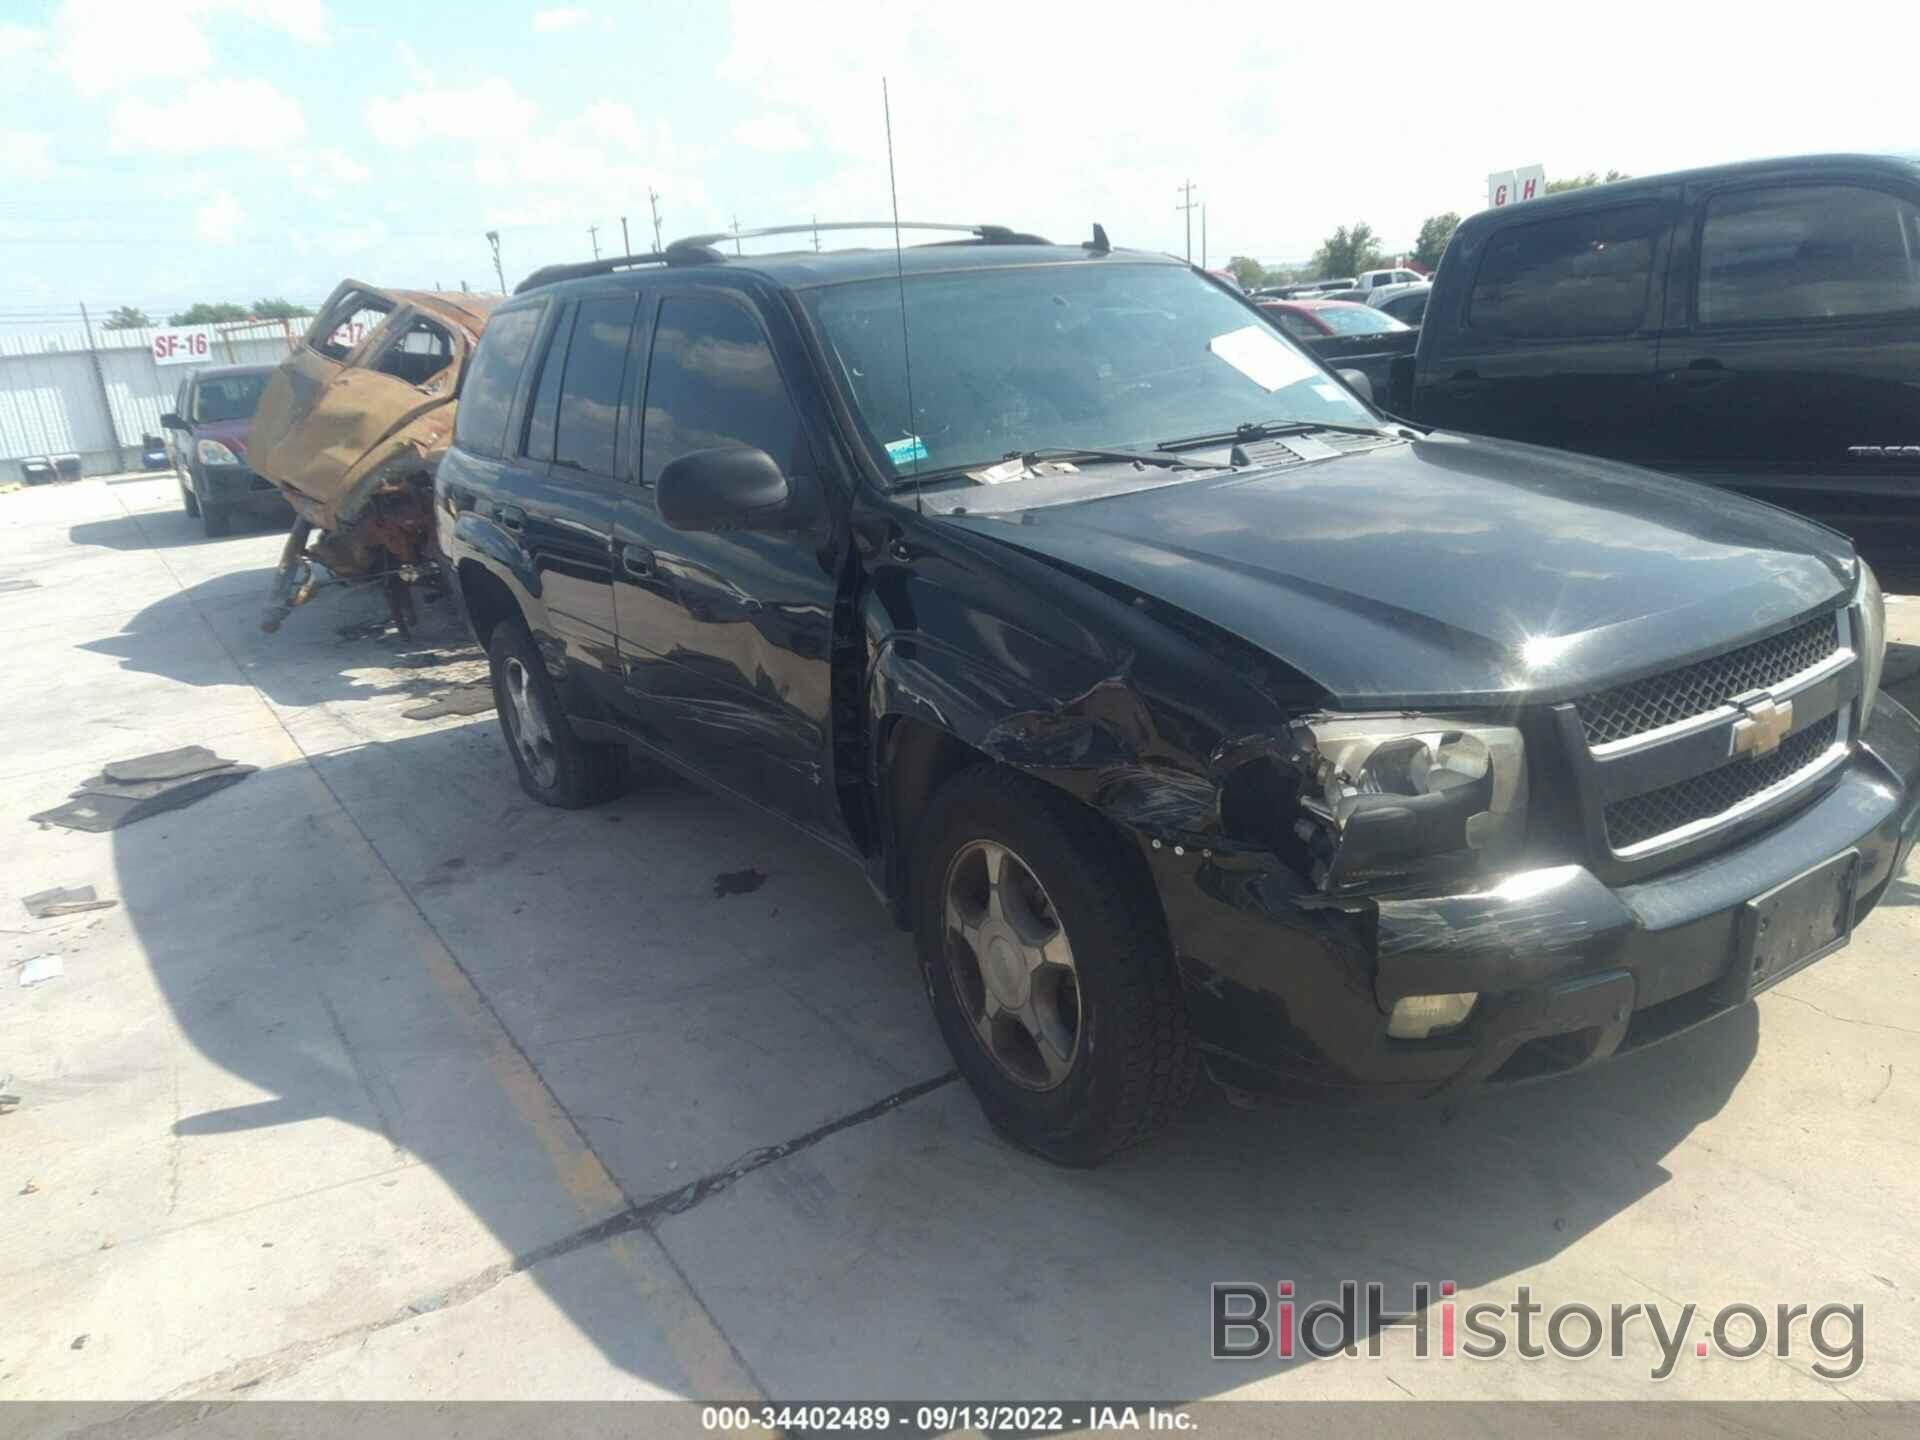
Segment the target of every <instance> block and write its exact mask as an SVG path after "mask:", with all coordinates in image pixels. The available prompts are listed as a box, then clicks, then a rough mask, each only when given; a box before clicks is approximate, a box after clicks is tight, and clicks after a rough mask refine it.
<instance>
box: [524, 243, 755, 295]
mask: <svg viewBox="0 0 1920 1440" xmlns="http://www.w3.org/2000/svg"><path fill="white" fill-rule="evenodd" d="M725 258H726V257H725V256H723V255H722V254H721V253H720V252H719V251H718V250H712V249H709V248H708V247H706V246H704V245H700V244H697V243H694V242H692V241H687V240H676V241H674V242H673V243H672V244H671V245H669V246H667V248H666V249H664V250H653V251H649V252H648V253H647V254H645V255H608V256H605V257H604V258H602V259H599V260H577V261H574V262H572V263H570V264H566V265H542V266H541V267H540V268H539V269H538V270H535V271H534V272H533V273H532V274H531V275H529V276H527V278H526V279H524V280H522V281H521V282H520V283H519V284H518V285H516V286H514V287H513V293H514V294H516V295H524V294H525V293H526V292H527V291H529V290H537V289H539V288H540V287H541V286H542V285H557V284H558V283H559V282H560V281H562V280H580V279H584V278H585V277H587V276H589V275H611V274H612V273H613V272H614V271H616V270H637V269H639V268H640V267H641V266H643V265H710V264H712V263H713V262H714V261H716V260H723V259H725Z"/></svg>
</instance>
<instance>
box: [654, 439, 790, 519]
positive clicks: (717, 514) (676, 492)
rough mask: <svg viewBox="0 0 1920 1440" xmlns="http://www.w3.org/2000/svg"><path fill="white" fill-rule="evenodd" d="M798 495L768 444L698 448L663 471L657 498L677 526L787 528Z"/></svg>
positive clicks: (663, 512)
mask: <svg viewBox="0 0 1920 1440" xmlns="http://www.w3.org/2000/svg"><path fill="white" fill-rule="evenodd" d="M792 497H793V491H792V488H791V487H790V486H789V485H788V484H787V477H786V476H785V475H783V474H781V473H780V467H779V466H778V465H776V464H775V463H774V460H773V457H772V456H771V455H769V454H767V452H766V451H764V450H754V449H751V448H749V447H747V446H744V445H733V446H727V447H725V448H723V449H719V450H695V451H694V452H693V453H692V454H690V455H682V456H681V457H680V458H679V459H678V460H675V461H672V462H671V463H669V464H668V465H667V467H666V468H665V469H664V470H662V471H661V472H660V477H659V479H657V480H656V481H655V482H654V503H655V504H656V505H658V506H659V508H660V518H661V519H662V520H665V521H666V522H667V524H668V525H670V526H672V527H673V528H674V529H675V530H784V529H785V528H786V527H787V524H788V511H789V506H788V502H789V501H790V500H791V499H792Z"/></svg>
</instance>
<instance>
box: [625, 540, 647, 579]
mask: <svg viewBox="0 0 1920 1440" xmlns="http://www.w3.org/2000/svg"><path fill="white" fill-rule="evenodd" d="M620 568H621V569H622V570H624V571H626V572H627V574H629V575H633V576H637V577H638V578H640V579H642V580H650V579H652V578H653V574H654V569H653V552H652V551H651V550H649V549H647V547H646V546H644V545H625V544H623V545H621V547H620Z"/></svg>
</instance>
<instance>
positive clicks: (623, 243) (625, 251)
mask: <svg viewBox="0 0 1920 1440" xmlns="http://www.w3.org/2000/svg"><path fill="white" fill-rule="evenodd" d="M620 253H621V254H622V255H631V254H632V253H633V241H631V240H629V239H628V238H627V217H626V216H624V215H622V216H621V217H620Z"/></svg>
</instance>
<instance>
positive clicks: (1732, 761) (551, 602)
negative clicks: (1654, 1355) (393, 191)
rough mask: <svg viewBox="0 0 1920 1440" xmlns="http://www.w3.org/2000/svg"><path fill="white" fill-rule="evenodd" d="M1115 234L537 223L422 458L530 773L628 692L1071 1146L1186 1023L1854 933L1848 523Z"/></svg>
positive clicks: (1856, 867)
mask: <svg viewBox="0 0 1920 1440" xmlns="http://www.w3.org/2000/svg"><path fill="white" fill-rule="evenodd" d="M822 228H823V229H824V228H827V227H822ZM800 229H801V233H803V234H805V233H806V232H807V231H808V230H810V229H811V227H800ZM1095 235H1096V238H1095V241H1094V242H1093V243H1091V244H1087V245H1081V246H1055V245H1049V244H1046V243H1044V242H1041V241H1038V240H1036V239H1035V238H1033V237H1030V236H1020V235H1015V234H1013V233H1011V232H1008V231H1005V230H1001V229H996V228H994V227H987V226H982V227H977V229H975V230H974V232H973V234H971V235H970V236H969V237H968V238H966V239H963V240H960V241H957V242H955V241H948V242H945V243H936V244H931V245H915V246H911V247H908V248H906V249H905V250H904V251H902V252H901V253H900V254H899V256H898V257H897V258H896V254H895V252H894V251H893V250H892V249H891V248H886V249H876V250H852V251H840V252H829V253H821V254H816V253H814V252H813V251H811V250H807V251H804V252H801V253H797V254H783V255H772V256H757V257H752V256H750V257H746V258H735V257H731V256H723V255H721V254H720V253H718V251H717V250H716V249H714V248H712V245H713V243H714V242H713V238H712V237H701V238H698V239H696V240H693V241H688V242H682V243H679V244H676V245H674V246H671V247H669V248H668V249H667V250H665V251H664V252H662V253H660V254H657V255H651V256H645V257H623V258H621V259H618V260H611V261H601V262H598V263H595V264H583V265H574V266H563V267H556V268H553V269H549V270H546V271H541V272H537V273H536V274H535V275H533V276H531V277H529V279H528V280H527V281H525V282H524V283H523V284H522V285H521V286H520V288H519V290H518V292H517V293H516V294H515V295H514V297H513V298H511V299H510V300H509V301H508V302H507V303H505V304H503V305H502V306H501V307H500V308H499V309H498V310H496V311H495V312H494V314H493V318H492V322H491V324H490V325H489V326H488V329H487V331H486V334H485V337H484V338H483V339H482V341H481V343H480V346H479V348H478V350H477V352H476V354H475V356H474V359H473V361H472V363H471V366H470V369H469V371H468V374H467V376H466V379H465V386H464V390H463V393H462V398H461V401H460V407H459V417H458V421H457V425H456V433H455V437H454V443H453V445H452V447H451V448H450V450H449V451H448V453H447V455H446V458H445V459H444V461H443V462H442V463H441V465H440V467H439V470H438V472H437V475H436V507H435V508H436V515H437V518H438V526H439V536H440V542H441V545H442V547H443V548H444V550H445V553H446V555H447V557H448V559H449V561H450V562H451V571H452V574H453V576H454V578H455V580H456V582H457V587H458V592H459V594H460V597H461V600H462V603H463V605H464V607H465V610H466V612H467V614H468V616H469V618H470V620H471V623H472V625H473V629H474V632H475V634H476V635H477V636H478V637H479V639H480V641H481V642H482V643H483V644H484V645H485V646H486V648H487V650H488V653H489V655H490V657H491V660H492V667H493V680H494V687H495V692H496V695H497V698H498V701H499V712H500V721H501V726H502V729H503V732H504V734H505V737H506V740H507V743H508V747H509V749H510V751H511V754H512V757H513V763H514V765H515V766H516V767H517V769H518V773H519V778H520V783H521V785H522V786H523V788H524V789H525V790H526V792H527V793H528V794H529V795H531V796H532V797H533V798H534V799H536V800H538V801H540V802H542V803H544V804H549V805H557V806H579V805H585V804H588V803H590V802H593V801H596V800H601V799H605V798H607V797H609V796H611V795H613V794H615V793H616V792H617V791H618V790H619V789H620V786H621V781H622V776H623V773H624V768H625V765H626V763H627V760H628V756H629V753H630V751H631V750H632V749H634V748H637V749H638V750H639V751H640V752H641V753H643V754H645V755H649V756H652V757H654V758H656V759H658V760H660V761H663V762H665V763H666V764H668V765H671V766H674V767H677V768H679V769H681V770H684V771H685V772H687V773H688V774H690V775H692V776H694V777H696V778H697V779H699V780H701V781H703V782H705V783H707V784H709V785H712V786H714V787H715V788H717V789H719V790H722V791H724V792H728V793H731V794H733V795H736V796H739V797H741V798H743V799H745V800H748V801H751V802H752V803H754V804H757V805H759V806H762V807H764V808H766V809H767V810H770V811H771V812H773V813H775V814H777V815H779V816H781V817H783V818H785V819H786V820H789V821H791V822H792V823H793V824H794V825H795V826H797V827H798V828H799V829H800V830H802V831H804V832H806V833H808V834H810V835H812V836H813V837H815V838H816V839H818V840H820V841H821V842H823V843H825V844H827V845H829V846H831V847H833V848H834V849H835V850H838V851H839V852H841V853H843V854H844V855H846V856H847V857H848V858H849V859H850V860H852V861H854V862H856V863H858V864H859V865H861V866H862V867H864V870H865V872H866V875H867V876H868V878H869V880H870V881H871V883H872V886H873V889H874V891H875V892H876V894H877V895H878V896H879V898H880V899H881V901H882V902H883V904H884V905H885V906H886V907H887V909H888V910H889V911H890V913H891V915H892V917H893V919H894V920H895V921H896V922H897V923H898V924H900V925H901V926H902V927H905V928H908V929H910V930H911V931H912V932H913V933H914V934H915V936H916V938H917V947H918V954H919V963H920V965H921V968H922V970H923V973H924V979H925V983H926V986H927V991H928V995H929V997H930V998H931V1001H932V1004H933V1008H934V1012H935V1014H936V1016H937V1018H938V1020H939V1023H940V1026H941V1028H942V1030H943V1032H944V1034H945V1037H946V1040H947V1043H948V1044H949V1046H950V1047H951V1048H952V1051H953V1054H954V1056H955V1058H956V1061H957V1063H958V1065H959V1067H960V1069H961V1071H962V1073H963V1074H964V1075H965V1076H966V1078H967V1080H968V1081H969V1082H970V1084H971V1085H972V1087H973V1089H974V1091H975V1092H976V1094H977V1095H978V1096H979V1099H980V1101H981V1103H982V1105H983V1107H984V1109H985V1110H986V1113H987V1114H988V1116H989V1117H990V1118H991V1119H992V1120H993V1122H994V1123H995V1124H996V1125H998V1126H999V1127H1000V1128H1001V1129H1002V1130H1003V1131H1004V1132H1005V1133H1006V1134H1008V1135H1009V1136H1011V1137H1012V1138H1013V1139H1014V1140H1015V1141H1017V1142H1018V1143H1020V1144H1022V1145H1026V1146H1029V1147H1031V1148H1032V1149H1034V1150H1036V1151H1038V1152H1040V1153H1042V1154H1045V1155H1047V1156H1050V1157H1052V1158H1054V1159H1056V1160H1060V1161H1065V1162H1070V1163H1091V1162H1093V1161H1096V1160H1098V1159H1100V1158H1101V1157H1103V1156H1105V1155H1107V1154H1108V1153H1110V1152H1111V1151H1113V1150H1114V1149H1116V1148H1118V1147H1120V1146H1122V1145H1125V1144H1127V1143H1129V1142H1131V1141H1133V1140H1136V1139H1138V1138H1139V1137H1141V1136H1142V1135H1144V1134H1146V1133H1147V1132H1149V1131H1150V1130H1151V1129H1153V1128H1154V1127H1155V1126H1156V1125H1158V1124H1159V1123H1161V1122H1162V1121H1164V1120H1166V1119H1168V1118H1169V1117H1170V1116H1172V1115H1173V1114H1174V1113H1175V1112H1176V1110H1177V1109H1178V1108H1179V1106H1180V1105H1181V1103H1182V1102H1183V1100H1184V1099H1185V1098H1186V1097H1187V1095H1188V1093H1189V1091H1190V1089H1191V1087H1192V1086H1193V1084H1194V1082H1195V1080H1196V1078H1197V1076H1198V1075H1199V1074H1200V1073H1201V1072H1202V1070H1203V1068H1204V1070H1205V1071H1206V1072H1207V1073H1210V1074H1211V1075H1212V1076H1213V1077H1214V1079H1216V1080H1217V1081H1218V1082H1219V1083H1221V1084H1222V1085H1223V1086H1225V1087H1226V1088H1227V1090H1228V1093H1229V1094H1230V1095H1232V1096H1235V1097H1238V1098H1242V1099H1244V1098H1248V1097H1250V1096H1253V1095H1255V1094H1258V1093H1278V1094H1285V1095H1296V1096H1302V1095H1305V1096H1319V1097H1325V1098H1337V1099H1360V1098H1393V1097H1408V1096H1418V1095H1428V1094H1432V1093H1435V1092H1438V1091H1443V1090H1449V1089H1461V1088H1468V1087H1474V1086H1480V1085H1485V1084H1497V1083H1505V1082H1509V1081H1514V1080H1520V1079H1525V1078H1530V1077H1534V1076H1539V1075H1544V1074H1550V1073H1553V1072H1556V1071H1564V1070H1569V1069H1572V1068H1574V1067H1577V1066H1580V1065H1583V1064H1587V1063H1589V1062H1592V1061H1596V1060H1599V1059H1601V1058H1603V1057H1606V1056H1609V1055H1612V1054H1615V1053H1616V1052H1624V1051H1627V1050H1631V1049H1633V1048H1635V1047H1638V1046H1641V1045H1644V1044H1647V1043H1649V1042H1651V1041H1654V1040H1658V1039H1660V1038H1662V1037H1664V1036H1667V1035H1670V1034H1672V1033H1674V1032H1675V1031H1677V1030H1680V1029H1683V1028H1685V1027H1687V1026H1689V1025H1691V1024H1694V1023H1696V1022H1699V1021H1701V1020H1704V1019H1707V1018H1708V1017H1710V1016H1713V1015H1715V1014H1718V1013H1721V1012H1723V1011H1725V1010H1727V1009H1729V1008H1730V1007H1734V1006H1738V1005H1742V1004H1744V1003H1745V1002H1746V1001H1747V999H1748V997H1750V996H1751V995H1753V994H1754V993H1755V992H1756V991H1758V990H1760V989H1762V988H1764V987H1766V986H1768V985H1770V984H1773V983H1774V982H1775V981H1777V980H1779V979H1780V978H1781V977H1782V976H1784V975H1788V974H1791V973H1792V972H1794V971H1795V970H1796V969H1798V968H1799V967H1801V966H1803V965H1805V964H1808V963H1810V962H1811V961H1813V960H1814V959H1816V958H1818V957H1820V956H1822V955H1825V954H1827V953H1828V952H1830V951H1832V950H1834V949H1837V948H1838V947H1839V946H1841V945H1843V944H1844V943H1845V942H1846V940H1847V938H1848V936H1849V935H1850V933H1851V931H1852V929H1853V927H1854V926H1855V925H1856V924H1857V923H1859V922H1860V920H1861V919H1862V918H1863V917H1865V916H1866V915H1867V913H1868V912H1869V911H1870V910H1871V909H1872V908H1873V906H1874V904H1875V903H1876V902H1877V901H1878V900H1879V898H1880V896H1881V895H1882V893H1883V892H1884V890H1885V889H1886V886H1887V885H1888V883H1889V881H1890V880H1891V879H1892V877H1893V876H1894V875H1895V874H1897V873H1898V871H1899V868H1900V867H1901V865H1902V864H1903V863H1904V862H1905V860H1906V858H1907V854H1908V852H1909V850H1910V848H1911V847H1912V845H1913V842H1914V838H1915V833H1916V829H1920V789H1916V784H1917V783H1920V725H1916V722H1915V720H1914V718H1913V717H1912V716H1911V715H1909V714H1908V713H1907V712H1906V711H1905V710H1904V709H1902V708H1901V707H1900V706H1899V705H1898V704H1896V703H1895V702H1894V701H1892V700H1890V699H1888V698H1887V697H1885V696H1883V695H1881V694H1879V693H1878V692H1879V676H1880V667H1881V659H1882V654H1883V650H1884V633H1883V632H1884V628H1885V617H1884V613H1883V609H1882V603H1881V599H1880V593H1879V590H1878V587H1877V585H1876V583H1875V580H1874V577H1873V574H1872V572H1871V570H1869V569H1868V568H1867V567H1866V566H1865V565H1864V564H1862V563H1861V562H1860V561H1859V560H1858V559H1857V557H1856V556H1855V555H1854V553H1853V551H1852V548H1851V547H1850V546H1849V545H1848V543H1847V542H1846V541H1845V540H1844V539H1843V538H1841V537H1839V536H1838V535H1836V534H1834V533H1833V532H1831V531H1828V530H1824V529H1821V528H1818V527H1816V526H1814V525H1811V524H1808V523H1806V522H1804V521H1802V520H1799V519H1797V518H1795V517H1793V516H1791V515H1787V514H1784V513H1782V512H1781V511H1779V510H1776V509H1772V508H1770V507H1766V506H1760V505H1754V504H1751V503H1748V502H1746V501H1743V500H1740V499H1737V498H1731V497H1727V496H1724V495H1716V494H1714V493H1712V492H1710V491H1707V490H1704V489H1701V488H1698V487H1695V486H1691V485H1685V484H1676V483H1674V482H1673V481H1671V480H1669V479H1666V478H1664V477H1660V476H1655V475H1650V474H1647V473H1646V472H1644V471H1640V470H1634V469H1629V468H1627V467H1625V466H1622V465H1617V464H1612V463H1609V462H1606V461H1600V460H1590V459H1581V458H1576V457H1573V456H1570V455H1566V454H1563V453H1558V452H1555V451H1550V450H1544V449H1539V448H1536V447H1533V446H1528V445H1518V444H1513V443H1510V442H1506V441H1499V440H1485V439H1474V438H1469V437H1465V436H1461V435H1454V434H1447V433H1442V432H1429V431H1426V430H1424V429H1421V428H1417V427H1413V426H1410V425H1407V424H1405V423H1403V422H1400V421H1396V420H1393V419H1390V418H1389V417H1387V416H1385V415H1383V414H1381V413H1380V412H1378V411H1375V410H1374V409H1372V408H1370V407H1369V406H1368V405H1366V404H1365V403H1363V402H1362V401H1361V400H1359V399H1357V398H1356V397H1355V396H1354V395H1353V394H1352V392H1350V391H1349V390H1347V389H1346V388H1345V387H1344V386H1342V385H1340V384H1339V383H1337V381H1335V380H1334V378H1333V377H1332V376H1331V375H1330V374H1329V373H1328V372H1327V371H1326V370H1325V369H1324V368H1323V367H1322V366H1321V365H1320V364H1319V363H1318V362H1317V361H1315V360H1314V359H1312V358H1311V357H1310V356H1308V355H1306V354H1304V353H1303V352H1302V351H1300V350H1299V349H1297V348H1296V347H1294V346H1293V345H1292V344H1291V343H1290V342H1289V341H1287V340H1286V339H1285V338H1284V337H1283V336H1281V335H1280V334H1278V332H1276V331H1275V330H1274V329H1273V328H1272V327H1271V326H1270V325H1269V324H1267V323H1266V321H1265V320H1263V319H1262V317H1261V315H1260V312H1259V311H1258V310H1256V309H1255V308H1254V307H1253V306H1252V305H1251V304H1249V303H1248V302H1247V301H1245V300H1244V299H1243V298H1241V297H1238V296H1236V295H1232V294H1229V293H1228V292H1226V291H1225V290H1223V289H1222V288H1221V287H1219V286H1217V285H1214V284H1212V283H1210V282H1209V281H1208V280H1206V279H1205V278H1203V277H1201V276H1199V275H1197V274H1195V273H1194V272H1193V271H1192V270H1190V269H1189V268H1188V267H1186V266H1184V265H1181V264H1179V263H1177V262H1173V261H1170V260H1168V259H1167V258H1165V257H1161V256H1156V255H1151V254H1144V253H1134V252H1128V251H1124V250H1118V249H1113V248H1111V247H1109V246H1108V245H1107V244H1105V243H1104V236H1103V235H1101V234H1100V233H1099V231H1098V230H1096V232H1095ZM729 238H730V237H729ZM896 267H897V269H896ZM635 883H640V884H644V883H645V878H644V877H635ZM552 958H553V959H554V960H556V961H558V962H561V963H564V958H565V957H564V956H559V957H552ZM1540 1103H1542V1104H1551V1103H1552V1102H1551V1100H1550V1099H1548V1098H1546V1097H1545V1096H1544V1095H1543V1096H1542V1099H1541V1102H1540Z"/></svg>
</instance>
